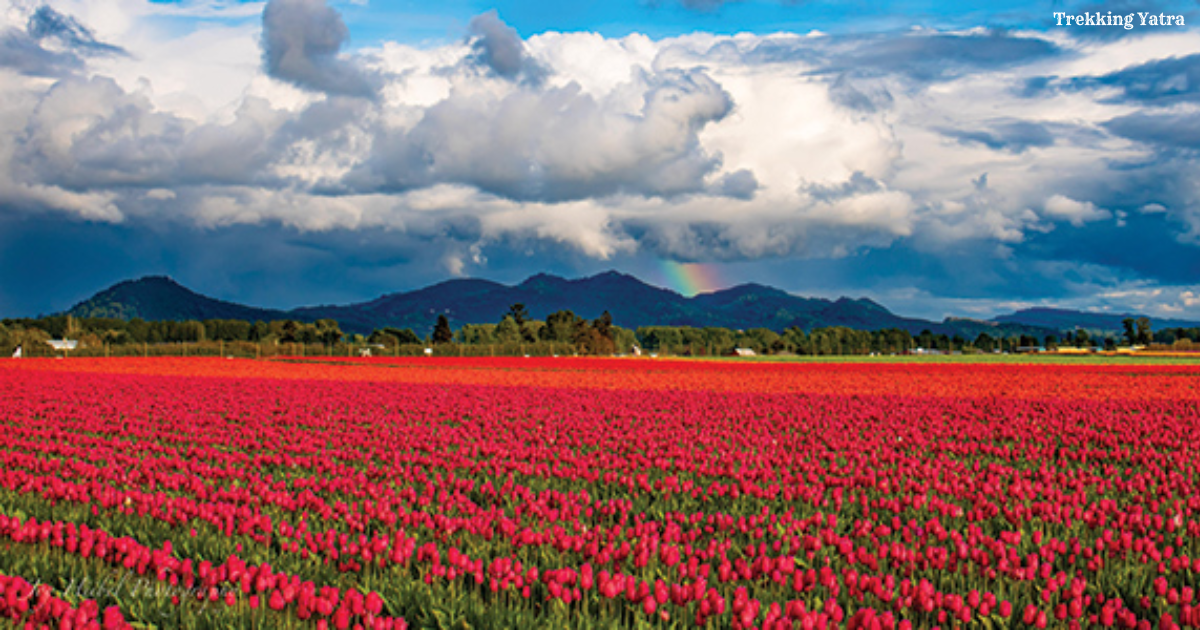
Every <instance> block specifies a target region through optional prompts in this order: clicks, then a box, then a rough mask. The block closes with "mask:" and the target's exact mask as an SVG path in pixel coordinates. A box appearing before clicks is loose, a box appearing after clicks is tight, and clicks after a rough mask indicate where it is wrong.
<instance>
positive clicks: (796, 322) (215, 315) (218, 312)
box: [68, 271, 1200, 339]
mask: <svg viewBox="0 0 1200 630" xmlns="http://www.w3.org/2000/svg"><path fill="white" fill-rule="evenodd" d="M517 303H521V304H524V305H525V307H526V308H527V309H528V311H529V314H530V316H531V317H533V318H535V319H545V317H546V316H547V315H549V314H550V313H553V312H555V311H559V310H564V309H568V310H571V311H573V312H574V313H575V314H577V315H580V316H582V317H585V318H594V317H597V316H599V315H600V314H601V313H602V312H603V311H605V310H608V311H609V312H610V313H611V314H612V316H613V321H614V323H616V324H617V325H618V326H623V327H625V328H637V327H639V326H653V325H669V326H697V327H703V326H721V327H725V328H731V329H750V328H758V327H764V328H770V329H772V330H776V331H779V330H783V329H785V328H790V327H792V326H799V327H801V328H804V329H806V330H811V329H813V328H821V327H826V326H845V327H848V328H856V329H860V330H880V329H884V328H899V329H902V330H907V331H909V332H910V333H912V334H918V333H920V332H921V331H923V330H929V331H931V332H933V333H934V334H942V333H945V334H947V335H950V336H953V335H961V336H962V337H963V338H966V339H974V338H975V337H976V336H978V335H979V333H981V332H986V333H988V334H989V335H992V336H993V337H998V336H1005V337H1007V336H1011V335H1019V334H1026V335H1032V336H1036V337H1038V338H1039V339H1041V338H1044V337H1045V336H1046V335H1048V334H1060V333H1061V332H1062V331H1064V330H1071V329H1074V328H1076V327H1082V328H1086V329H1089V330H1090V331H1091V332H1093V333H1106V332H1119V331H1120V330H1121V329H1122V327H1123V326H1122V324H1121V320H1122V319H1124V317H1127V315H1111V314H1107V313H1089V312H1084V311H1067V310H1058V309H1045V308H1036V309H1027V310H1024V311H1017V312H1015V313H1012V314H1008V315H1003V316H1000V317H996V318H994V319H992V320H986V321H985V320H978V319H966V318H954V317H949V318H946V319H945V320H943V321H941V322H935V321H930V320H925V319H918V318H910V317H903V316H900V315H896V314H895V313H892V312H891V311H889V310H888V309H887V308H885V307H884V306H882V305H881V304H879V303H877V302H874V301H872V300H870V299H867V298H857V299H852V298H846V297H843V298H838V299H836V300H828V299H824V298H814V297H802V296H797V295H792V294H790V293H787V292H784V291H782V290H780V289H776V288H774V287H769V286H764V285H761V284H742V285H738V286H735V287H731V288H728V289H723V290H720V291H714V292H711V293H701V294H699V295H696V296H693V297H685V296H683V295H680V294H679V293H676V292H674V291H671V290H668V289H663V288H659V287H655V286H652V285H650V284H647V283H645V282H643V281H641V280H639V279H638V278H636V277H634V276H630V275H627V274H622V273H618V272H615V271H608V272H605V273H601V274H598V275H595V276H591V277H587V278H580V279H575V280H568V279H565V278H561V277H559V276H554V275H549V274H538V275H535V276H532V277H530V278H528V279H527V280H525V281H524V282H521V283H520V284H516V285H505V284H500V283H498V282H492V281H490V280H481V279H455V280H447V281H445V282H441V283H438V284H434V285H431V286H428V287H425V288H423V289H417V290H415V291H408V292H402V293H391V294H387V295H383V296H381V297H379V298H377V299H374V300H371V301H368V302H361V303H357V304H345V305H322V306H306V307H301V308H296V309H292V310H277V309H265V308H257V307H253V306H246V305H242V304H235V303H232V302H226V301H222V300H217V299H214V298H210V297H207V296H204V295H201V294H199V293H196V292H194V291H191V290H190V289H188V288H186V287H184V286H182V285H180V284H179V283H177V282H175V281H174V280H172V279H170V278H167V277H164V276H147V277H144V278H140V279H137V280H127V281H125V282H120V283H118V284H115V285H113V286H111V287H109V288H108V289H105V290H103V291H101V292H99V293H97V294H96V295H94V296H92V297H91V298H89V299H87V300H85V301H83V302H80V303H79V304H76V305H75V306H74V307H72V308H71V309H70V310H69V311H68V313H69V314H71V315H73V316H76V317H113V318H118V319H126V320H128V319H132V318H135V317H139V318H142V319H145V320H187V319H198V320H203V319H242V320H250V321H254V320H264V321H269V320H274V319H295V320H299V321H306V322H312V321H316V320H318V319H335V320H337V321H338V323H339V325H340V326H341V328H342V329H343V330H345V331H347V332H360V333H367V332H370V331H372V330H375V329H378V328H383V327H385V326H391V327H395V328H411V329H412V330H413V331H415V332H416V333H417V334H420V335H424V334H427V333H428V332H429V331H431V330H432V329H433V325H434V323H435V322H436V320H437V316H438V315H445V316H446V317H447V319H448V320H449V321H450V324H451V326H452V327H455V328H457V327H459V326H461V325H463V324H483V323H496V322H498V321H499V320H500V319H501V318H502V317H503V315H504V314H505V313H507V312H508V309H509V306H510V305H512V304H517ZM1134 317H1137V316H1136V315H1134ZM1155 324H1156V327H1160V326H1164V325H1165V326H1171V327H1175V326H1182V327H1192V326H1200V324H1197V323H1194V322H1182V321H1180V322H1174V321H1173V322H1170V323H1168V322H1155Z"/></svg>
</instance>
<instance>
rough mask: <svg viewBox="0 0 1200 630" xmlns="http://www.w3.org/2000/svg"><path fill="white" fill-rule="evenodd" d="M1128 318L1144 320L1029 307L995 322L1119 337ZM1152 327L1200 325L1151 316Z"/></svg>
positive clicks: (1091, 312)
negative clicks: (1077, 330) (1083, 331)
mask: <svg viewBox="0 0 1200 630" xmlns="http://www.w3.org/2000/svg"><path fill="white" fill-rule="evenodd" d="M1127 317H1132V318H1133V319H1137V318H1139V317H1144V316H1143V315H1137V314H1129V313H1124V314H1114V313H1097V312H1094V311H1073V310H1069V309H1060V308H1045V307H1038V308H1027V309H1024V310H1020V311H1017V312H1015V313H1010V314H1008V315H1001V316H999V317H995V318H993V319H992V321H994V322H996V323H1002V324H1019V325H1026V326H1041V327H1044V328H1054V329H1056V330H1064V331H1065V330H1073V329H1075V328H1083V329H1085V330H1087V331H1089V332H1093V333H1094V332H1103V333H1115V334H1119V333H1122V332H1124V330H1125V324H1124V320H1125V318H1127ZM1149 319H1150V324H1151V327H1152V328H1154V329H1155V330H1159V329H1162V328H1196V327H1200V322H1192V321H1185V320H1179V319H1159V318H1156V317H1150V318H1149Z"/></svg>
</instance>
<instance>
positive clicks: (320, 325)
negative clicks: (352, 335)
mask: <svg viewBox="0 0 1200 630" xmlns="http://www.w3.org/2000/svg"><path fill="white" fill-rule="evenodd" d="M317 337H318V338H319V339H320V340H321V343H323V344H325V345H327V346H332V345H334V344H336V343H337V342H339V341H341V340H342V329H341V327H339V326H338V323H337V321H336V320H333V319H318V320H317Z"/></svg>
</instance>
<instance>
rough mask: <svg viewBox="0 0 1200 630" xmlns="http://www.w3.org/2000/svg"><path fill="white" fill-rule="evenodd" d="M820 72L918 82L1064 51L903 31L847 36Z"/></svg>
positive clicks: (1025, 42) (1008, 38)
mask: <svg viewBox="0 0 1200 630" xmlns="http://www.w3.org/2000/svg"><path fill="white" fill-rule="evenodd" d="M846 42H847V44H848V45H847V46H846V47H845V48H843V49H841V50H836V51H832V52H831V55H830V57H829V62H828V65H826V66H825V67H824V68H822V69H820V70H819V71H818V72H820V73H830V72H836V73H839V74H841V73H850V74H854V75H868V76H869V75H872V74H880V73H882V74H902V75H907V76H909V77H911V78H913V79H916V80H918V81H939V80H945V79H951V78H955V77H958V76H961V75H963V74H966V73H969V72H972V71H977V70H991V69H999V68H1006V67H1013V66H1018V65H1022V64H1026V63H1029V62H1032V61H1037V60H1039V59H1045V58H1047V57H1052V56H1055V55H1059V54H1061V50H1060V49H1059V48H1058V46H1056V45H1055V44H1053V43H1052V42H1049V41H1046V40H1043V39H1038V38H1031V37H1014V36H1012V35H1010V34H1009V33H1007V32H1006V31H1003V30H993V31H991V32H989V33H986V34H970V35H957V34H944V33H925V32H917V33H904V34H885V35H876V36H865V37H849V38H846Z"/></svg>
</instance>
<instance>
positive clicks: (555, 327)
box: [538, 310, 580, 343]
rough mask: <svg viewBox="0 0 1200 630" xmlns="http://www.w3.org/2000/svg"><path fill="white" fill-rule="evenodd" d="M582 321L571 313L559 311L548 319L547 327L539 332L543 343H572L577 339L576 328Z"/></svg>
mask: <svg viewBox="0 0 1200 630" xmlns="http://www.w3.org/2000/svg"><path fill="white" fill-rule="evenodd" d="M579 322H580V319H579V317H578V316H577V315H575V313H572V312H571V311H565V310H564V311H557V312H554V313H551V314H550V315H549V316H548V317H546V326H545V327H543V328H542V329H541V330H540V331H539V335H538V336H539V337H541V339H542V340H543V341H552V342H556V343H570V342H571V340H572V339H574V338H575V328H576V326H577V325H578V324H579Z"/></svg>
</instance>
